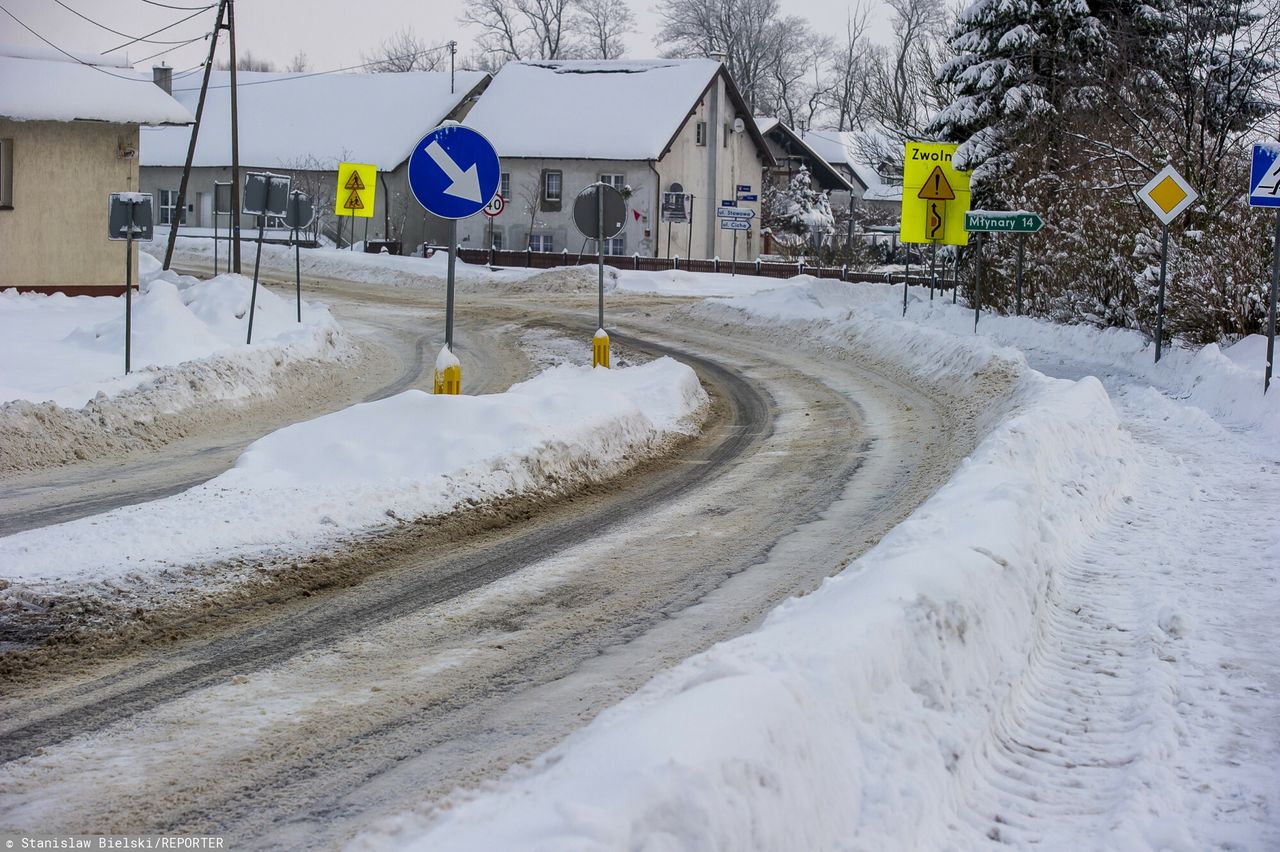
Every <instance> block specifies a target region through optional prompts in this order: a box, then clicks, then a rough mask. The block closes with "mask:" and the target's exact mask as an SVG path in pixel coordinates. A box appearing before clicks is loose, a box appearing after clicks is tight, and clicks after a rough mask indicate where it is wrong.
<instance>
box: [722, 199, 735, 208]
mask: <svg viewBox="0 0 1280 852" xmlns="http://www.w3.org/2000/svg"><path fill="white" fill-rule="evenodd" d="M720 206H721V207H737V206H738V202H737V201H736V200H735V199H732V198H722V199H720Z"/></svg>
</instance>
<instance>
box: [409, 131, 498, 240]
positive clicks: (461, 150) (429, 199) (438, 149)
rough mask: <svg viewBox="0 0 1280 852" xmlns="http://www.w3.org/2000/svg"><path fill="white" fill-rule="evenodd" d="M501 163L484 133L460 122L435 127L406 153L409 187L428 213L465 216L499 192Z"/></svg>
mask: <svg viewBox="0 0 1280 852" xmlns="http://www.w3.org/2000/svg"><path fill="white" fill-rule="evenodd" d="M501 177H502V166H501V164H500V163H499V162H498V152H497V151H495V150H494V149H493V145H491V144H490V143H489V140H488V139H486V138H485V137H484V136H483V135H481V134H480V133H478V132H476V131H475V130H472V129H471V128H470V127H465V126H463V125H461V124H447V125H445V126H443V127H437V128H436V129H435V130H433V131H431V132H430V133H428V134H427V135H426V136H424V137H422V139H421V140H420V141H419V142H418V144H417V146H416V147H415V148H414V149H413V153H412V154H410V155H409V189H410V190H412V192H413V197H414V198H416V199H417V200H418V203H419V204H421V205H422V207H423V209H425V210H426V211H427V212H428V213H433V214H435V215H436V216H439V217H440V218H441V219H466V218H469V217H471V216H474V215H476V214H477V213H479V212H480V211H481V210H483V209H484V208H485V205H487V204H488V203H489V201H490V199H492V198H493V196H494V195H496V194H497V192H498V184H499V181H500V180H501Z"/></svg>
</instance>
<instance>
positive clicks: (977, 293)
mask: <svg viewBox="0 0 1280 852" xmlns="http://www.w3.org/2000/svg"><path fill="white" fill-rule="evenodd" d="M976 255H977V256H976V257H975V258H974V262H975V263H976V264H977V270H976V272H975V274H974V279H973V333H974V334H977V333H978V319H979V318H980V317H981V316H982V232H978V248H977V250H976Z"/></svg>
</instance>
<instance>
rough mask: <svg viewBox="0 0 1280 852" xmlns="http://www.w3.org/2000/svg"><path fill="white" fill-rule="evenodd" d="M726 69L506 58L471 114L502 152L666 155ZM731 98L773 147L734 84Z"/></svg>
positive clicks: (687, 63) (755, 134)
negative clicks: (681, 129) (520, 60)
mask: <svg viewBox="0 0 1280 852" xmlns="http://www.w3.org/2000/svg"><path fill="white" fill-rule="evenodd" d="M722 73H724V71H723V66H722V65H721V63H720V62H718V61H716V60H714V59H638V60H637V59H614V60H546V61H531V62H508V63H507V64H506V65H504V66H502V70H501V71H499V72H498V74H497V76H495V77H494V78H493V82H492V83H491V84H490V85H489V87H488V89H486V90H485V93H484V95H483V97H481V98H480V100H479V102H477V103H476V106H475V108H474V109H473V110H472V111H471V112H470V114H468V115H467V118H466V124H467V126H469V127H473V128H475V129H476V130H478V131H480V132H481V133H483V134H484V135H485V136H486V137H487V138H488V139H489V141H490V142H492V143H493V146H494V147H495V148H496V149H497V150H498V156H499V157H539V158H548V159H573V160H583V159H588V160H657V159H661V158H662V156H663V155H664V154H665V153H666V151H667V149H668V148H669V147H670V145H671V143H672V142H673V141H674V138H675V135H676V134H677V133H678V132H679V130H680V128H681V127H682V126H684V123H685V121H686V120H687V119H688V117H689V114H690V112H691V111H692V110H693V109H695V108H696V107H697V104H698V101H699V100H701V98H702V96H703V94H705V93H706V91H707V90H708V89H709V88H710V87H711V85H712V83H713V82H714V81H715V79H716V77H717V75H719V74H722ZM724 79H725V81H726V83H727V84H728V85H727V88H728V91H729V97H730V98H731V99H732V100H733V101H734V103H735V105H736V107H737V110H738V113H739V115H740V116H741V117H742V119H743V121H744V122H745V123H746V125H747V128H748V130H749V132H750V133H751V135H752V138H753V140H754V141H755V143H756V145H757V146H758V147H759V148H760V151H761V155H762V156H763V157H764V158H765V160H766V161H768V160H769V159H770V158H769V152H768V147H767V146H766V145H765V144H764V139H763V137H762V136H760V133H759V130H758V129H757V128H756V127H755V125H754V122H752V121H751V114H750V112H749V111H748V110H747V108H746V105H745V104H744V103H743V101H742V96H741V95H740V94H739V93H738V90H737V87H735V86H734V85H733V81H732V80H731V79H730V78H729V76H728V74H727V73H724Z"/></svg>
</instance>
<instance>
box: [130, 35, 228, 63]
mask: <svg viewBox="0 0 1280 852" xmlns="http://www.w3.org/2000/svg"><path fill="white" fill-rule="evenodd" d="M208 37H209V34H208V33H205V34H204V35H202V36H196V37H195V38H192V39H187V40H186V41H184V42H181V43H180V44H175V45H174V46H173V47H167V48H165V49H164V50H158V51H156V52H155V53H153V54H151V55H150V56H144V57H142V58H141V59H135V60H134V62H135V63H137V62H146V61H147V60H148V59H155V58H156V57H157V56H164V55H165V54H166V53H173V52H174V51H175V50H178V49H179V48H183V47H186V46H187V45H189V44H194V43H195V42H197V41H204V40H205V39H206V38H208ZM197 67H200V66H197Z"/></svg>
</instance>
